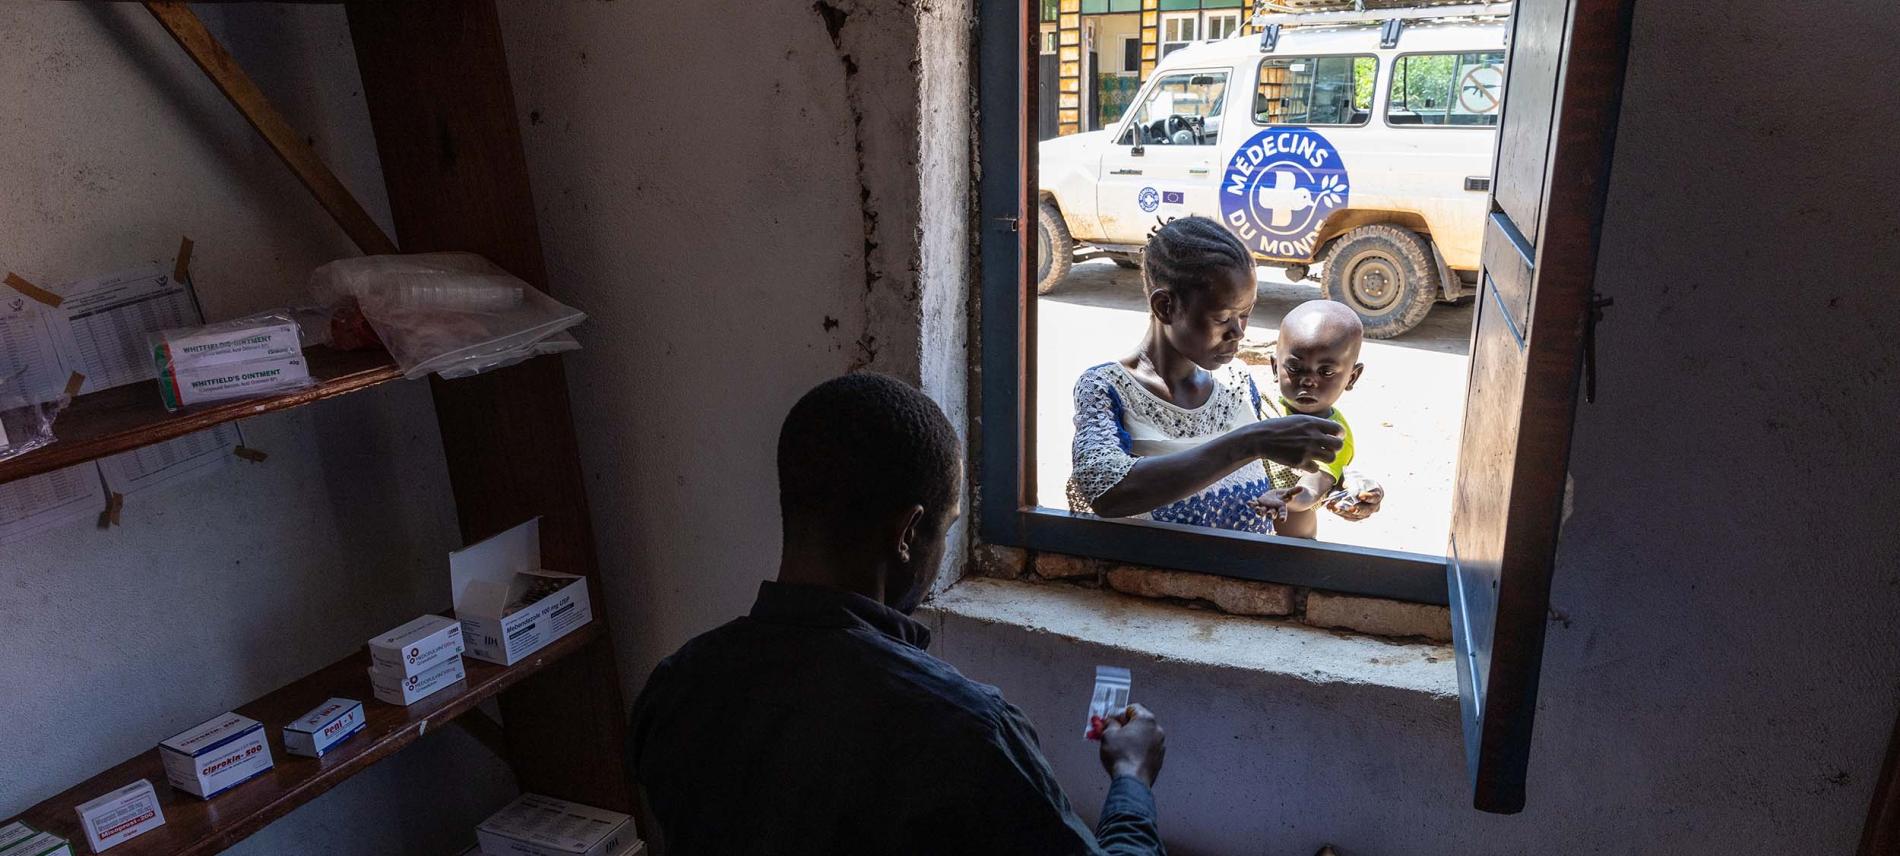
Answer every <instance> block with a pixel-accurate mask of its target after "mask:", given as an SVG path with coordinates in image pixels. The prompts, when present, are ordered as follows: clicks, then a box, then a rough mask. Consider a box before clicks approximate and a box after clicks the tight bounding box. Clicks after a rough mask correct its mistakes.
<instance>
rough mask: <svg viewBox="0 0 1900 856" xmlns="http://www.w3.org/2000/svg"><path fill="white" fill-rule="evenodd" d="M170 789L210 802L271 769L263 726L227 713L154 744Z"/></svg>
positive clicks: (247, 718)
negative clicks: (163, 763)
mask: <svg viewBox="0 0 1900 856" xmlns="http://www.w3.org/2000/svg"><path fill="white" fill-rule="evenodd" d="M158 754H159V758H160V760H162V761H164V762H165V778H166V779H168V780H170V781H171V783H172V787H174V788H177V789H179V790H181V791H184V792H185V793H188V794H191V795H192V796H195V797H198V798H199V799H210V798H212V797H214V796H217V795H218V794H220V793H223V792H224V791H226V790H229V789H230V788H231V787H232V786H234V785H237V784H239V783H241V782H244V781H246V780H248V779H250V778H252V777H254V776H257V775H259V774H262V773H263V772H264V771H266V770H269V769H270V768H271V763H272V762H271V757H270V745H269V744H268V743H266V742H265V741H264V726H263V724H262V723H259V722H258V721H257V720H255V719H251V718H250V717H247V716H239V715H237V714H235V713H227V714H224V715H222V716H218V717H214V718H212V719H211V720H209V721H207V722H205V723H204V724H202V725H199V726H198V727H196V728H193V729H191V730H189V731H186V732H184V733H182V734H179V735H178V736H176V737H173V738H171V739H170V740H167V741H165V742H163V743H160V744H158Z"/></svg>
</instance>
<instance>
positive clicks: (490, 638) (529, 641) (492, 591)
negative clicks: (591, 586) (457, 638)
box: [449, 517, 594, 666]
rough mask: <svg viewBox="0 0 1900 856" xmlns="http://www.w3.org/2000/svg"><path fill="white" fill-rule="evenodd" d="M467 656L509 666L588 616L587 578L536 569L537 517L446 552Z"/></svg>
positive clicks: (538, 550)
mask: <svg viewBox="0 0 1900 856" xmlns="http://www.w3.org/2000/svg"><path fill="white" fill-rule="evenodd" d="M449 581H450V585H452V586H453V587H454V589H455V617H456V618H457V619H459V620H460V621H461V622H462V641H463V642H464V643H465V644H466V645H467V646H468V655H469V656H470V657H474V658H476V659H478V660H487V661H488V662H490V663H500V664H501V665H504V666H512V665H514V664H515V663H518V662H520V661H521V659H522V658H523V657H526V656H528V655H529V654H532V653H534V652H535V651H538V650H540V649H542V648H544V647H546V646H547V645H548V643H550V642H553V641H554V640H556V639H559V638H561V637H562V636H566V635H567V634H569V633H572V632H574V631H575V630H578V629H580V628H581V627H583V626H585V625H586V624H587V622H589V621H592V620H593V618H594V613H593V608H592V604H591V603H590V602H589V600H588V596H587V580H585V579H583V578H581V577H577V576H575V575H573V574H562V573H556V572H554V571H548V570H543V569H542V568H541V518H538V517H537V518H535V519H533V520H530V521H528V522H526V523H523V524H521V525H520V526H516V527H515V528H513V529H510V530H508V531H506V532H503V533H501V534H499V535H496V536H494V537H491V538H489V539H487V540H485V541H480V542H477V543H475V544H472V545H470V546H468V547H464V548H462V549H460V550H457V551H455V552H453V553H450V554H449Z"/></svg>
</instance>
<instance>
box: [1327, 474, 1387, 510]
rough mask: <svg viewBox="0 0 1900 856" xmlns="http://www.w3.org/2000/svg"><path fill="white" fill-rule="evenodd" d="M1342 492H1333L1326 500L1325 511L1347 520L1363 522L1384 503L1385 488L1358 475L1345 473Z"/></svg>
mask: <svg viewBox="0 0 1900 856" xmlns="http://www.w3.org/2000/svg"><path fill="white" fill-rule="evenodd" d="M1344 488H1345V489H1344V490H1339V491H1335V492H1334V493H1333V495H1332V496H1331V497H1329V498H1328V499H1327V500H1326V510H1328V511H1331V512H1332V513H1334V514H1337V515H1339V516H1340V517H1343V518H1345V519H1347V520H1364V519H1366V518H1368V517H1371V516H1372V515H1373V514H1375V513H1377V512H1378V510H1379V505H1380V503H1383V502H1384V501H1385V488H1384V487H1382V486H1380V484H1379V483H1378V482H1376V481H1373V480H1372V479H1369V478H1366V477H1365V476H1362V475H1360V474H1358V473H1347V474H1346V483H1345V485H1344Z"/></svg>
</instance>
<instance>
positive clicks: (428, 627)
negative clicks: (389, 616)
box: [369, 615, 463, 678]
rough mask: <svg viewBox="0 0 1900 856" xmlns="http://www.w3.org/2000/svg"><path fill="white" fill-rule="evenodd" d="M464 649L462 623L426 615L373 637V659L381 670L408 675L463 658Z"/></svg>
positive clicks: (370, 653) (370, 655) (371, 650)
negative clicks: (450, 659) (453, 659)
mask: <svg viewBox="0 0 1900 856" xmlns="http://www.w3.org/2000/svg"><path fill="white" fill-rule="evenodd" d="M462 650H463V649H462V625H461V622H458V621H456V620H455V619H453V618H443V617H442V616H440V615H425V616H422V617H421V618H418V619H416V620H414V621H411V622H409V623H408V624H404V625H403V626H401V627H398V628H396V629H394V630H391V631H389V632H388V633H384V634H383V635H381V636H378V637H376V638H374V639H371V640H369V661H370V664H371V665H374V666H375V667H376V669H377V671H381V672H385V673H388V674H392V675H401V676H403V677H405V678H406V677H409V676H410V675H420V674H422V673H423V672H426V671H429V670H430V669H433V668H435V667H436V666H437V665H438V664H440V663H442V662H444V661H446V660H448V659H449V658H451V657H460V656H462Z"/></svg>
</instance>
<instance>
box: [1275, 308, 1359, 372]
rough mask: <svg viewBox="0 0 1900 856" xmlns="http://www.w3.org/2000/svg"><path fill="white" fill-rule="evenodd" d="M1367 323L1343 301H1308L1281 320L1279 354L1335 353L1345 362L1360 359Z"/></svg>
mask: <svg viewBox="0 0 1900 856" xmlns="http://www.w3.org/2000/svg"><path fill="white" fill-rule="evenodd" d="M1365 337H1366V326H1365V324H1363V323H1361V322H1360V321H1359V315H1358V314H1357V313H1355V312H1353V311H1352V309H1351V308H1349V307H1347V306H1346V304H1344V303H1340V302H1338V301H1335V300H1308V301H1306V302H1305V303H1302V304H1300V305H1298V306H1295V307H1293V311H1292V312H1288V313H1287V314H1286V318H1284V319H1282V320H1281V321H1280V353H1283V354H1285V353H1292V352H1294V351H1303V350H1308V349H1312V350H1319V351H1330V352H1337V353H1338V354H1339V355H1340V356H1341V357H1342V358H1343V359H1345V361H1346V362H1349V363H1351V362H1358V361H1359V344H1360V343H1361V342H1363V341H1365Z"/></svg>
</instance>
